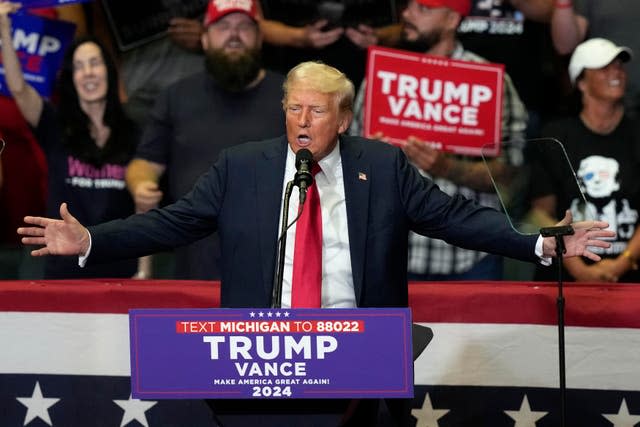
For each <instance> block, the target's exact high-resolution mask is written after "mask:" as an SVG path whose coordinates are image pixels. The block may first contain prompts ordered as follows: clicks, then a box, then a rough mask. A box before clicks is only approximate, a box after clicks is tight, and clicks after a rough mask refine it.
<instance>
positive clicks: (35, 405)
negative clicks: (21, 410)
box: [16, 381, 60, 426]
mask: <svg viewBox="0 0 640 427" xmlns="http://www.w3.org/2000/svg"><path fill="white" fill-rule="evenodd" d="M16 399H18V402H20V403H22V404H23V405H24V406H26V407H27V415H25V417H24V424H22V425H23V426H26V425H27V424H29V423H30V422H31V421H32V420H33V419H35V418H40V419H41V420H42V421H44V422H45V423H47V424H49V425H52V424H51V418H49V408H50V407H52V406H53V405H55V404H56V403H58V401H59V400H60V399H52V398H50V397H42V391H41V390H40V383H39V382H38V381H36V386H35V387H34V388H33V394H31V397H16Z"/></svg>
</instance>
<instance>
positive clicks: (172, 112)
mask: <svg viewBox="0 0 640 427" xmlns="http://www.w3.org/2000/svg"><path fill="white" fill-rule="evenodd" d="M258 19H259V15H258V11H257V4H256V2H255V1H253V0H251V1H246V2H237V1H232V0H227V1H224V0H222V1H221V0H215V1H214V0H211V1H210V2H209V5H208V8H207V13H206V15H205V18H204V27H205V31H204V33H203V34H202V46H203V49H204V53H205V61H206V71H205V72H200V73H196V74H194V75H192V76H190V77H186V78H184V79H183V80H180V81H178V82H176V83H174V84H173V85H171V86H169V87H168V88H167V89H166V90H165V91H164V92H162V93H161V94H160V96H159V97H158V99H157V101H156V104H155V106H154V108H153V111H152V112H151V114H150V116H151V117H150V121H149V124H148V125H147V127H146V128H145V130H144V134H143V137H142V141H141V143H140V145H139V147H138V149H137V153H136V156H135V158H134V160H133V161H132V162H131V164H130V165H129V167H128V170H127V186H128V188H129V191H131V194H132V195H133V197H134V200H135V203H136V209H137V210H138V212H146V211H147V210H149V209H152V208H155V207H157V205H158V204H159V203H160V201H161V200H162V199H163V192H162V191H161V190H160V185H159V182H160V179H161V178H162V176H163V175H165V173H166V175H167V192H168V199H169V201H173V200H177V199H179V198H180V197H181V196H184V195H185V194H186V193H187V192H188V191H189V190H190V189H191V187H192V186H193V184H194V183H195V181H196V178H198V177H199V176H200V175H201V174H202V173H203V172H205V171H206V170H207V169H208V168H209V166H211V165H212V164H213V163H214V162H215V161H216V159H217V158H218V154H219V153H220V151H222V150H223V149H225V148H228V147H230V146H233V145H237V144H239V143H241V142H246V141H251V140H261V139H264V138H265V137H275V136H279V135H282V134H283V133H284V129H285V126H284V114H283V113H282V110H281V109H278V108H272V106H273V105H277V104H279V103H280V100H281V99H282V94H283V93H282V83H283V82H284V77H283V76H281V75H278V74H275V73H272V72H270V71H266V70H265V69H264V68H262V66H261V59H260V53H261V49H262V34H261V32H260V28H259V26H258ZM265 106H269V107H265ZM174 253H175V272H174V274H173V277H174V278H176V279H204V280H208V279H217V278H219V269H218V258H219V253H220V251H219V245H218V237H217V235H213V236H211V237H207V238H205V239H203V240H201V241H199V242H196V243H194V244H191V245H189V246H187V247H185V248H180V249H177V250H176V251H175V252H174Z"/></svg>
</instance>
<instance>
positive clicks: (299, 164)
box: [293, 148, 313, 206]
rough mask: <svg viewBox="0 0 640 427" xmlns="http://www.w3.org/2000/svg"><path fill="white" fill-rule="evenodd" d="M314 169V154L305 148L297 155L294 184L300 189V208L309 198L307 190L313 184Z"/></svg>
mask: <svg viewBox="0 0 640 427" xmlns="http://www.w3.org/2000/svg"><path fill="white" fill-rule="evenodd" d="M312 167H313V154H311V151H309V150H307V149H306V148H303V149H301V150H298V152H297V153H296V171H297V172H296V175H295V176H294V177H293V182H294V184H295V185H297V186H298V187H299V188H300V206H302V205H303V204H304V201H305V199H306V198H307V188H309V186H310V185H311V184H313V175H311V168H312Z"/></svg>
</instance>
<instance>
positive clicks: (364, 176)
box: [358, 172, 367, 181]
mask: <svg viewBox="0 0 640 427" xmlns="http://www.w3.org/2000/svg"><path fill="white" fill-rule="evenodd" d="M358 179H359V180H360V181H366V180H367V174H366V173H364V172H358Z"/></svg>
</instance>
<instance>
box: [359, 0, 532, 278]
mask: <svg viewBox="0 0 640 427" xmlns="http://www.w3.org/2000/svg"><path fill="white" fill-rule="evenodd" d="M470 10H471V0H409V1H408V2H407V5H406V7H405V9H404V10H403V11H402V36H401V40H400V43H399V45H398V46H397V47H398V48H399V49H404V50H408V51H412V52H418V53H425V54H428V55H433V56H439V57H443V58H451V59H457V60H461V61H470V62H486V60H485V59H483V58H482V57H480V56H478V55H476V54H475V53H473V52H470V51H468V50H466V49H464V47H463V46H462V43H460V41H459V40H458V38H457V29H458V26H459V24H460V22H461V20H462V18H464V16H465V15H467V14H468V13H469V12H470ZM365 84H366V82H365V83H363V84H362V85H361V86H360V90H359V92H358V96H357V97H356V100H355V106H354V120H353V122H352V123H351V128H350V133H351V134H352V135H359V134H361V133H362V122H363V116H364V106H363V105H364V93H365ZM503 91H504V93H503V96H502V99H503V104H502V120H501V122H502V144H503V145H502V150H501V151H502V152H503V153H504V159H496V160H491V161H489V162H488V166H489V168H490V170H491V174H492V175H493V177H494V178H495V179H496V180H497V181H498V182H500V181H501V180H504V179H507V177H508V176H509V175H510V174H511V173H513V170H514V168H516V167H518V166H520V164H521V163H522V160H523V152H522V151H523V148H524V144H525V136H524V135H525V130H526V127H527V112H526V109H525V107H524V104H523V103H522V101H521V100H520V97H519V96H518V93H517V92H516V89H515V87H514V86H513V83H512V82H511V78H510V77H509V76H508V75H507V74H506V73H505V74H504V84H503ZM490 142H493V141H487V143H490ZM496 142H498V141H496ZM507 142H508V144H507ZM402 149H403V151H404V152H405V154H406V155H407V157H408V158H409V160H410V161H411V162H412V163H413V164H414V165H415V166H417V167H418V168H419V169H420V170H421V171H422V172H423V174H425V175H428V176H429V177H431V178H432V179H433V181H434V182H435V183H436V184H438V186H439V187H440V189H442V190H443V191H444V192H446V193H447V194H449V195H450V196H453V195H462V196H464V197H467V198H469V199H473V200H475V201H476V202H478V203H480V204H482V205H484V206H489V207H492V208H495V209H500V203H499V200H498V197H497V195H496V194H495V192H494V190H493V184H492V181H491V176H490V175H489V173H488V172H487V168H486V167H485V165H484V162H482V159H481V158H479V157H470V156H462V155H453V154H446V153H443V152H442V151H440V150H438V149H436V148H433V147H431V146H429V145H427V144H425V143H424V142H423V141H421V140H419V139H418V138H416V137H409V138H408V140H407V141H406V144H405V145H404V146H403V147H402ZM408 255H409V260H408V266H407V268H408V271H409V279H410V280H418V281H443V280H501V279H502V270H503V265H502V258H501V257H500V256H498V255H491V254H487V253H485V252H480V251H474V250H470V249H463V248H460V247H457V246H453V245H450V244H448V243H446V242H445V241H443V240H440V239H433V238H430V237H426V236H421V235H419V234H416V233H411V234H410V236H409V254H408Z"/></svg>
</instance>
